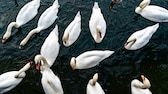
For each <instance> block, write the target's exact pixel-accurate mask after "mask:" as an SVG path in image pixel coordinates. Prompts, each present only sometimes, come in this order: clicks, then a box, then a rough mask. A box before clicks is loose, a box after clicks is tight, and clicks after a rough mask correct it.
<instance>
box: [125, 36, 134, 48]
mask: <svg viewBox="0 0 168 94" xmlns="http://www.w3.org/2000/svg"><path fill="white" fill-rule="evenodd" d="M135 42H136V38H129V39H128V40H127V42H126V43H125V44H124V47H125V48H126V49H130V48H131V47H132V46H133V45H134V43H135Z"/></svg>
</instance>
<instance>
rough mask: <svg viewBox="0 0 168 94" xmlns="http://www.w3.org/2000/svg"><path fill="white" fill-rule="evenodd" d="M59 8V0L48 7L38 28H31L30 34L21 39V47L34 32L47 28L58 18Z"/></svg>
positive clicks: (39, 21) (41, 17) (40, 19)
mask: <svg viewBox="0 0 168 94" xmlns="http://www.w3.org/2000/svg"><path fill="white" fill-rule="evenodd" d="M58 8H59V4H58V0H55V1H54V3H53V4H52V6H50V7H49V8H47V9H46V10H45V11H44V12H43V13H42V15H41V16H40V18H39V20H38V26H37V28H35V29H33V30H31V31H30V32H29V33H28V35H27V36H26V37H25V38H24V39H23V40H22V41H21V43H20V47H19V48H22V47H23V46H24V45H25V44H26V43H27V42H28V40H29V39H30V37H31V36H32V35H33V34H34V33H39V32H40V31H41V30H44V29H47V28H48V27H50V26H51V25H52V24H53V23H54V22H55V20H56V19H57V13H58Z"/></svg>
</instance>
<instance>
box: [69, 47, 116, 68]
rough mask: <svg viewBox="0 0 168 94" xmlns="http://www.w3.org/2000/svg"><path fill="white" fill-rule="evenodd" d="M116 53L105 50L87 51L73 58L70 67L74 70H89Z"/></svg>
mask: <svg viewBox="0 0 168 94" xmlns="http://www.w3.org/2000/svg"><path fill="white" fill-rule="evenodd" d="M113 53H114V51H110V50H105V51H100V50H93V51H87V52H84V53H82V54H81V55H79V56H78V57H76V58H75V57H72V58H71V61H70V65H71V67H72V69H73V70H74V69H87V68H91V67H94V66H96V65H98V64H99V63H100V62H101V61H102V60H104V59H105V58H107V57H109V56H110V55H112V54H113Z"/></svg>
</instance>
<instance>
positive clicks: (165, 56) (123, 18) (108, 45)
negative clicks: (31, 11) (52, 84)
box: [0, 0, 168, 94]
mask: <svg viewBox="0 0 168 94" xmlns="http://www.w3.org/2000/svg"><path fill="white" fill-rule="evenodd" d="M29 1H31V0H1V1H0V5H1V7H0V37H1V38H2V36H3V34H4V32H5V30H6V28H7V25H8V24H9V23H10V22H11V21H15V18H16V15H17V13H18V12H19V10H20V9H21V8H22V6H23V5H25V4H26V3H27V2H29ZM53 1H54V0H41V7H40V8H39V13H38V15H37V16H36V17H35V18H34V19H33V20H32V21H30V22H29V23H27V24H25V25H23V26H21V28H19V29H16V28H13V30H12V31H13V32H12V36H11V38H10V39H9V40H8V42H7V43H6V44H1V43H0V51H1V52H0V74H2V73H4V72H7V71H11V70H19V69H20V68H21V67H23V66H24V65H25V64H26V63H27V62H29V61H31V60H33V58H34V56H35V55H36V54H38V53H40V48H41V46H42V44H43V42H44V40H45V38H46V37H47V36H48V34H49V33H50V31H52V29H53V28H54V26H55V24H58V26H59V39H60V41H59V43H60V45H61V49H60V52H59V55H58V57H57V59H56V61H55V64H54V65H53V66H52V67H51V68H52V70H53V71H54V73H55V74H56V75H58V76H59V77H60V79H61V82H62V85H63V89H64V92H65V94H86V85H87V83H88V80H89V79H90V78H91V77H92V76H93V74H94V73H95V72H98V73H99V75H100V76H99V77H100V79H99V83H100V84H101V86H102V87H103V89H104V91H105V92H106V94H131V93H130V82H131V80H132V79H134V78H137V79H140V75H141V74H144V75H145V76H146V77H147V78H148V79H149V80H150V81H151V85H152V86H151V88H150V90H151V91H152V93H153V94H167V93H168V89H167V87H168V23H161V24H160V27H159V29H158V31H157V32H156V33H155V34H154V35H153V36H152V38H151V40H150V42H149V43H148V44H147V45H146V46H145V47H143V48H141V49H139V50H136V51H127V50H126V49H124V47H123V44H124V43H125V41H126V40H127V38H128V37H129V36H130V35H131V34H132V33H133V32H134V31H136V30H140V29H143V28H145V27H147V26H149V25H153V24H155V23H153V22H150V21H148V20H146V19H144V18H142V17H138V19H137V20H136V19H134V18H135V16H136V14H135V12H134V9H135V7H136V6H137V5H138V4H139V3H140V2H141V0H123V3H122V4H117V5H115V6H114V8H113V10H109V5H110V1H111V0H97V1H98V2H99V6H100V8H101V9H102V13H103V15H104V17H105V20H106V22H107V33H106V36H105V38H104V40H103V41H102V43H100V44H97V45H96V48H95V47H94V41H93V38H92V36H91V34H90V32H89V27H88V22H89V18H90V15H91V10H92V7H93V3H94V1H96V0H59V3H60V5H61V7H60V10H59V13H58V16H59V19H57V20H56V22H55V23H54V24H53V25H52V26H51V27H50V28H48V29H46V30H43V31H41V32H40V34H36V35H33V37H32V38H31V40H30V41H29V42H28V44H27V45H26V46H25V48H24V49H22V50H20V49H19V48H18V47H19V44H20V42H21V40H22V39H23V38H24V37H25V36H26V35H27V33H28V32H29V31H30V30H32V29H33V28H35V27H36V23H37V21H38V18H39V16H40V14H41V13H42V12H43V11H44V10H45V9H46V8H48V7H49V6H50V5H51V4H52V2H53ZM16 3H17V4H18V5H17V4H16ZM151 4H156V5H159V6H162V7H165V8H167V9H168V0H152V1H151ZM77 11H81V15H82V32H81V35H80V37H79V39H78V40H77V41H76V42H75V43H74V45H72V46H70V47H64V46H63V45H62V41H61V38H62V35H63V32H64V30H65V28H66V27H67V26H68V25H69V23H70V22H71V21H72V20H73V18H74V16H75V15H76V13H77ZM93 49H101V50H104V49H108V50H114V51H115V54H113V55H112V56H110V57H109V58H107V59H105V60H104V61H102V62H101V64H100V65H99V66H96V67H94V68H91V69H87V70H75V71H72V70H71V68H70V65H69V61H70V58H71V57H72V56H78V55H79V54H81V53H83V52H85V51H87V50H93ZM26 73H27V76H26V77H25V78H24V80H23V81H22V82H21V83H20V84H19V85H18V86H17V87H16V88H14V89H13V90H11V91H10V92H8V93H6V94H30V93H32V94H44V92H43V89H42V86H41V82H40V79H41V74H40V72H39V71H36V70H35V68H34V66H32V68H31V69H30V70H28V71H27V72H26Z"/></svg>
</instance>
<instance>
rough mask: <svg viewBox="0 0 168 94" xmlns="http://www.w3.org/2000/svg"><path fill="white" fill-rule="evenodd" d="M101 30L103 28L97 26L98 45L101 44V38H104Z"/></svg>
mask: <svg viewBox="0 0 168 94" xmlns="http://www.w3.org/2000/svg"><path fill="white" fill-rule="evenodd" d="M101 30H102V27H101V26H97V27H96V33H97V35H96V40H95V41H96V42H97V43H100V42H101V38H102V33H101Z"/></svg>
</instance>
